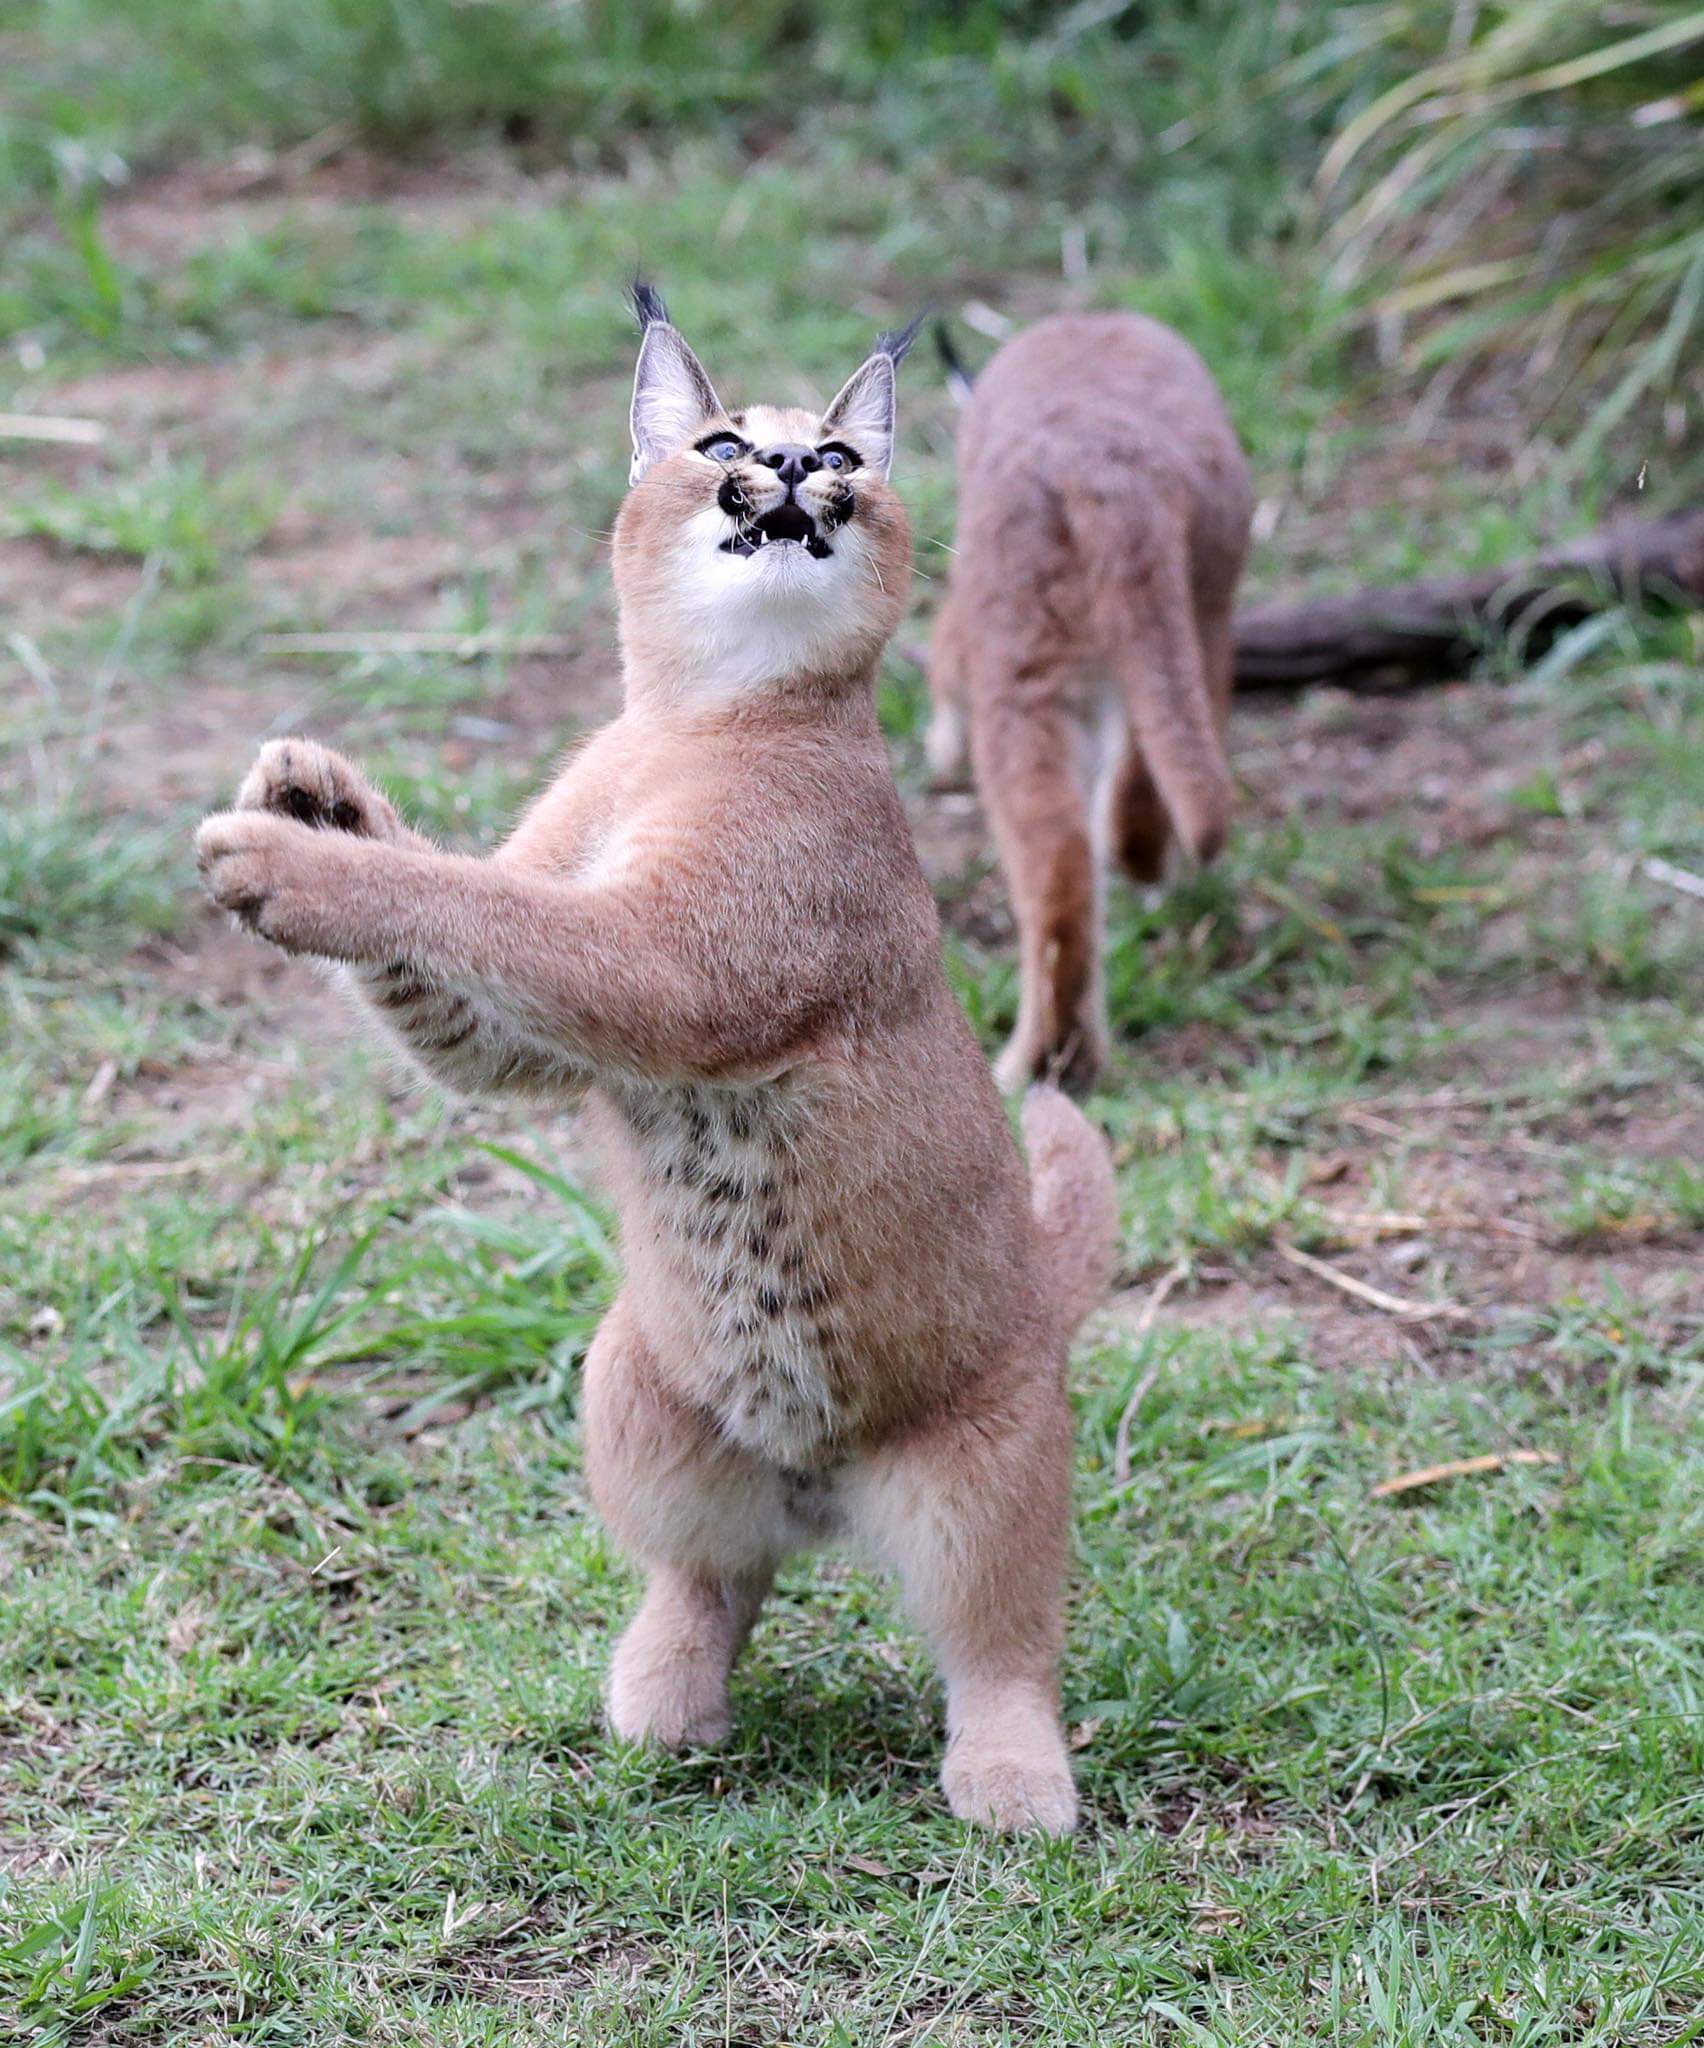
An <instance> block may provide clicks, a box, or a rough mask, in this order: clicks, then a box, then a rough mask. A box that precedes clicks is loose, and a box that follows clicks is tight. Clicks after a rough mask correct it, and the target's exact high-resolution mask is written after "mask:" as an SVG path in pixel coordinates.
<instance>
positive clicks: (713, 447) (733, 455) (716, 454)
mask: <svg viewBox="0 0 1704 2048" xmlns="http://www.w3.org/2000/svg"><path fill="white" fill-rule="evenodd" d="M745 452H746V451H745V443H744V442H743V441H735V440H732V439H730V438H729V437H728V436H727V435H724V436H723V437H722V439H721V440H719V441H711V442H708V443H707V444H706V445H705V448H704V453H705V454H706V455H708V456H709V458H710V460H711V461H712V462H738V460H739V459H740V457H741V456H742V455H743V454H744V453H745Z"/></svg>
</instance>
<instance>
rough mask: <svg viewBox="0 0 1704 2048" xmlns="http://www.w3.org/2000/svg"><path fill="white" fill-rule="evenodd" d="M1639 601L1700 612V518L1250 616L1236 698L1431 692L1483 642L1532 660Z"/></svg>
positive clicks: (1703, 564) (1630, 523)
mask: <svg viewBox="0 0 1704 2048" xmlns="http://www.w3.org/2000/svg"><path fill="white" fill-rule="evenodd" d="M1639 596H1644V597H1654V598H1657V599H1659V600H1664V601H1667V602H1669V603H1677V602H1678V603H1681V604H1686V605H1704V508H1700V509H1694V510H1692V511H1689V512H1676V513H1673V514H1671V515H1670V516H1669V517H1668V518H1666V519H1650V520H1625V519H1624V520H1618V521H1616V522H1615V523H1613V524H1612V525H1609V526H1602V527H1599V528H1598V530H1597V531H1596V532H1595V533H1592V534H1588V535H1587V536H1586V538H1585V539H1584V540H1580V541H1576V542H1574V543H1573V544H1572V545H1571V546H1569V547H1565V548H1559V549H1557V550H1556V551H1555V552H1554V553H1551V554H1548V555H1541V556H1539V557H1538V559H1537V560H1536V561H1531V562H1527V563H1523V564H1518V565H1515V566H1512V567H1507V568H1503V569H1492V570H1487V571H1484V572H1483V573H1481V574H1479V575H1476V576H1449V577H1439V578H1437V579H1434V580H1431V581H1427V582H1421V583H1408V584H1403V585H1401V586H1399V587H1398V588H1396V589H1393V590H1360V591H1355V592H1353V593H1352V594H1351V595H1349V596H1347V597H1321V598H1314V599H1312V600H1310V601H1308V602H1307V603H1304V604H1298V605H1259V606H1256V607H1255V608H1254V609H1253V610H1252V611H1247V612H1244V613H1242V614H1240V616H1239V617H1238V619H1237V622H1236V678H1237V687H1238V688H1239V689H1243V690H1273V689H1296V688H1299V687H1301V686H1302V685H1304V684H1307V683H1320V682H1331V683H1337V684H1339V685H1341V686H1342V687H1343V688H1345V689H1378V688H1381V687H1384V688H1389V687H1391V686H1393V685H1395V684H1401V683H1424V682H1433V681H1437V680H1438V679H1440V678H1444V677H1449V676H1452V675H1459V674H1460V673H1461V672H1462V671H1463V669H1464V668H1466V667H1467V666H1468V665H1469V664H1470V663H1471V662H1472V661H1473V659H1474V657H1475V656H1476V655H1477V654H1478V653H1479V652H1480V651H1481V650H1482V649H1483V648H1484V646H1485V644H1486V642H1487V641H1488V640H1490V639H1496V638H1504V637H1509V638H1515V639H1518V640H1520V641H1521V643H1522V644H1523V646H1524V647H1525V648H1526V649H1527V650H1528V651H1529V652H1531V653H1538V652H1540V651H1541V650H1542V649H1543V648H1544V647H1546V646H1548V645H1549V644H1550V643H1551V642H1552V641H1553V640H1555V639H1556V637H1557V636H1558V635H1559V634H1560V633H1563V632H1566V631H1567V630H1568V628H1569V627H1570V626H1576V625H1578V624H1579V623H1580V621H1581V620H1582V619H1585V618H1589V617H1590V616H1591V615H1592V613H1594V612H1598V611H1602V610H1603V609H1604V608H1605V607H1606V606H1608V605H1611V604H1615V603H1619V602H1622V601H1624V600H1627V599H1630V598H1634V597H1639Z"/></svg>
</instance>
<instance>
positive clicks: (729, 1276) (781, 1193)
mask: <svg viewBox="0 0 1704 2048" xmlns="http://www.w3.org/2000/svg"><path fill="white" fill-rule="evenodd" d="M616 1107H617V1109H618V1111H619V1113H620V1115H621V1117H622V1120H623V1122H624V1124H625V1125H626V1128H627V1132H628V1135H629V1137H630V1138H631V1140H632V1142H633V1144H634V1146H635V1148H636V1150H637V1152H638V1155H639V1158H640V1161H641V1163H642V1168H643V1172H644V1177H645V1181H646V1184H647V1189H648V1193H649V1198H650V1199H649V1203H648V1208H649V1220H650V1224H651V1227H652V1230H653V1232H654V1233H655V1249H656V1251H657V1252H659V1253H660V1254H661V1255H662V1257H663V1258H664V1259H665V1260H666V1261H667V1262H668V1264H669V1265H670V1266H671V1267H672V1268H673V1270H674V1274H675V1276H676V1278H677V1280H679V1281H680V1282H682V1283H684V1284H685V1285H686V1286H687V1287H688V1288H689V1289H690V1291H691V1292H692V1294H693V1295H694V1296H695V1297H696V1299H697V1304H698V1309H699V1324H700V1327H701V1328H702V1329H703V1331H704V1333H705V1335H704V1340H703V1350H702V1354H701V1355H700V1356H698V1357H695V1358H694V1359H692V1360H691V1361H684V1360H683V1361H681V1363H682V1364H683V1365H684V1366H686V1367H687V1368H688V1370H689V1371H690V1372H691V1375H692V1380H693V1384H694V1389H695V1392H696V1394H697V1398H699V1399H700V1400H701V1401H702V1402H703V1403H704V1405H705V1406H706V1407H707V1408H709V1409H710V1411H711V1412H712V1413H713V1414H714V1415H715V1417H716V1419H717V1421H718V1423H719V1425H720V1426H721V1428H722V1430H723V1431H724V1432H725V1434H726V1435H727V1436H729V1437H730V1438H731V1439H732V1440H733V1441H735V1442H736V1443H740V1444H743V1445H744V1446H745V1447H746V1448H747V1449H749V1450H752V1451H755V1452H757V1453H759V1454H760V1455H761V1456H763V1457H765V1458H768V1459H770V1460H772V1461H773V1462H774V1463H775V1464H777V1465H780V1466H783V1467H787V1468H792V1469H794V1470H797V1471H799V1472H804V1473H809V1472H821V1471H822V1470H823V1469H824V1468H825V1467H826V1466H827V1465H830V1464H832V1463H833V1462H834V1461H835V1456H836V1447H837V1445H838V1444H839V1443H840V1442H841V1440H842V1438H843V1436H844V1433H845V1427H846V1423H847V1420H848V1416H847V1404H846V1399H845V1389H846V1381H845V1374H844V1370H843V1367H844V1359H845V1346H844V1341H843V1332H842V1322H841V1307H840V1304H839V1303H838V1302H837V1300H836V1298H835V1286H834V1280H833V1276H832V1274H831V1272H830V1271H829V1270H828V1269H827V1267H826V1266H825V1264H824V1262H823V1260H822V1258H821V1256H820V1251H819V1247H818V1246H817V1244H816V1243H815V1242H813V1240H814V1239H815V1238H816V1237H817V1236H818V1233H817V1232H816V1231H815V1230H814V1229H813V1227H812V1221H811V1217H810V1214H809V1203H808V1200H807V1196H806V1191H805V1189H804V1188H803V1186H802V1185H801V1179H800V1173H799V1168H798V1162H797V1157H796V1151H795V1145H794V1133H795V1130H796V1123H797V1117H798V1114H799V1110H798V1106H797V1105H796V1104H795V1103H793V1102H792V1101H790V1100H789V1099H788V1098H787V1096H786V1094H785V1091H784V1090H783V1089H780V1088H777V1087H774V1086H759V1087H743V1088H736V1087H710V1086H700V1087H686V1088H639V1087H631V1088H627V1089H624V1090H623V1091H622V1092H621V1093H620V1094H619V1095H618V1096H617V1097H616Z"/></svg>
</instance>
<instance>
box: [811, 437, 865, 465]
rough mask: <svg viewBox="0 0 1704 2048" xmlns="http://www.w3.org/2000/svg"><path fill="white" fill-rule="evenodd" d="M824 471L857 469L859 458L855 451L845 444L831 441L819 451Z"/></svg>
mask: <svg viewBox="0 0 1704 2048" xmlns="http://www.w3.org/2000/svg"><path fill="white" fill-rule="evenodd" d="M817 454H818V455H819V456H820V457H821V458H822V466H823V468H824V469H856V468H857V467H858V456H857V453H856V451H855V450H853V449H851V448H848V447H847V446H846V445H845V444H844V443H843V442H840V441H830V442H828V443H826V444H825V445H824V446H823V447H821V448H819V449H818V450H817Z"/></svg>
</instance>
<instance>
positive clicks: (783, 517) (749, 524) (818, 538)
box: [721, 498, 834, 562]
mask: <svg viewBox="0 0 1704 2048" xmlns="http://www.w3.org/2000/svg"><path fill="white" fill-rule="evenodd" d="M773 547H801V548H803V549H804V551H805V553H806V554H808V555H814V556H815V557H816V558H817V560H818V561H819V562H820V561H822V560H823V559H824V557H825V556H828V555H832V554H833V553H834V550H833V548H831V547H830V546H829V544H828V542H827V541H826V540H825V539H824V538H823V535H822V532H821V530H820V529H819V528H818V526H817V523H816V521H815V520H814V519H813V518H812V517H811V515H810V514H809V513H808V512H807V511H806V510H805V508H804V506H803V505H800V504H797V503H795V502H794V501H793V500H792V499H790V498H789V499H788V500H787V501H786V502H785V503H784V504H780V505H777V506H776V507H775V509H774V510H773V511H772V512H760V513H758V515H757V516H756V518H750V517H742V518H741V520H740V523H739V526H738V528H737V529H736V531H734V532H733V533H731V534H729V536H728V538H727V539H726V540H725V541H723V542H722V543H721V548H722V552H723V554H725V555H755V554H756V553H757V551H758V549H759V548H773Z"/></svg>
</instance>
